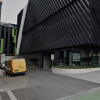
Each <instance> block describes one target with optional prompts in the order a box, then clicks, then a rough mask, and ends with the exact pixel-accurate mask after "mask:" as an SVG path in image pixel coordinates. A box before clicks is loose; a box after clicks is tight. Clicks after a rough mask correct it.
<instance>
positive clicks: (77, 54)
mask: <svg viewBox="0 0 100 100" xmlns="http://www.w3.org/2000/svg"><path fill="white" fill-rule="evenodd" d="M72 63H73V66H76V65H80V50H74V51H73V57H72Z"/></svg>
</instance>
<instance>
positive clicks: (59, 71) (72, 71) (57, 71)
mask: <svg viewBox="0 0 100 100" xmlns="http://www.w3.org/2000/svg"><path fill="white" fill-rule="evenodd" d="M98 70H100V68H85V69H61V68H52V70H51V71H52V73H55V74H68V73H70V74H79V73H88V72H93V71H98Z"/></svg>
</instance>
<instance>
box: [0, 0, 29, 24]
mask: <svg viewBox="0 0 100 100" xmlns="http://www.w3.org/2000/svg"><path fill="white" fill-rule="evenodd" d="M2 1H3V3H2V10H1V22H6V23H12V24H17V15H18V13H19V12H20V11H21V9H23V8H24V7H25V6H26V5H27V3H28V0H2Z"/></svg>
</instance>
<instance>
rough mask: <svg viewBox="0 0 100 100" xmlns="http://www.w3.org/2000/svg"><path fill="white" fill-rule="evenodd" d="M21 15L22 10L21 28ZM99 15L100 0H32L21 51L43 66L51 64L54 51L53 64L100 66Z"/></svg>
mask: <svg viewBox="0 0 100 100" xmlns="http://www.w3.org/2000/svg"><path fill="white" fill-rule="evenodd" d="M22 18H23V10H22V11H21V12H20V13H19V15H18V28H20V27H21V19H22ZM99 19H100V1H99V0H29V3H28V6H27V10H26V14H25V16H24V23H23V27H22V39H21V42H20V43H21V44H20V49H19V55H20V56H22V57H25V58H26V59H28V60H29V59H30V58H31V59H35V58H36V59H38V61H37V62H39V64H40V67H41V68H46V66H47V65H48V64H49V65H50V66H51V61H50V55H51V54H54V56H55V60H54V66H55V65H59V64H67V65H69V64H70V63H71V64H75V65H93V66H100V21H99ZM18 34H19V33H18ZM29 55H30V56H31V57H30V56H29ZM28 62H29V61H28ZM30 62H32V60H30Z"/></svg>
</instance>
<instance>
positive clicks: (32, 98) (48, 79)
mask: <svg viewBox="0 0 100 100" xmlns="http://www.w3.org/2000/svg"><path fill="white" fill-rule="evenodd" d="M27 69H28V71H27V73H26V75H25V76H23V75H15V76H13V77H10V76H9V75H6V74H4V78H0V80H1V82H2V83H3V85H4V87H5V89H6V91H5V92H0V95H1V98H2V100H12V99H11V97H10V96H9V95H8V92H9V91H10V92H9V93H10V94H12V95H13V96H14V97H16V98H17V100H57V99H61V98H64V97H66V96H72V95H75V94H79V93H83V92H85V91H88V90H91V89H94V88H98V87H100V84H98V83H94V82H89V81H84V80H80V79H77V78H73V77H69V76H63V75H56V74H52V73H51V71H50V70H43V69H39V68H34V67H28V68H27ZM4 95H5V96H4ZM6 98H7V99H6Z"/></svg>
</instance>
